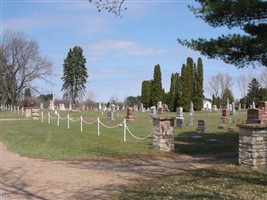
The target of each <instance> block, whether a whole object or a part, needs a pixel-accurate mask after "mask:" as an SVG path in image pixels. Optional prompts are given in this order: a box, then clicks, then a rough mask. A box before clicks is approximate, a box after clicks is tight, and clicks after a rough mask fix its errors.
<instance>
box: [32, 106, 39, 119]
mask: <svg viewBox="0 0 267 200" xmlns="http://www.w3.org/2000/svg"><path fill="white" fill-rule="evenodd" d="M31 112H32V119H33V120H39V109H36V108H32V111H31Z"/></svg>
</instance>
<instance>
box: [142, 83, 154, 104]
mask: <svg viewBox="0 0 267 200" xmlns="http://www.w3.org/2000/svg"><path fill="white" fill-rule="evenodd" d="M151 90H152V80H145V81H143V82H142V90H141V102H142V103H143V105H144V107H145V108H148V107H150V106H151Z"/></svg>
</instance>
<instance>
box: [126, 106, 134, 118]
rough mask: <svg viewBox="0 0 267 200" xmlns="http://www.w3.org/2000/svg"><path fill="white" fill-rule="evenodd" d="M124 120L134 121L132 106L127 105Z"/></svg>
mask: <svg viewBox="0 0 267 200" xmlns="http://www.w3.org/2000/svg"><path fill="white" fill-rule="evenodd" d="M126 120H127V121H134V116H133V108H131V107H127V115H126Z"/></svg>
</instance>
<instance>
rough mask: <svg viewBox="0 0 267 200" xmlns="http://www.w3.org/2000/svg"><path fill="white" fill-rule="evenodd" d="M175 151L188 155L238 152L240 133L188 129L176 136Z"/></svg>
mask: <svg viewBox="0 0 267 200" xmlns="http://www.w3.org/2000/svg"><path fill="white" fill-rule="evenodd" d="M174 152H175V153H182V154H188V155H196V154H218V153H225V152H233V153H236V154H237V153H238V133H236V132H225V133H196V132H192V131H187V132H183V133H180V134H178V135H177V136H176V137H175V151H174Z"/></svg>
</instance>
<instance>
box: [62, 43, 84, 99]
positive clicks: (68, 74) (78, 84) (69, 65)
mask: <svg viewBox="0 0 267 200" xmlns="http://www.w3.org/2000/svg"><path fill="white" fill-rule="evenodd" d="M85 63H86V59H85V57H84V55H83V50H82V48H81V47H78V46H75V47H74V48H73V49H70V50H69V52H68V55H67V58H66V59H65V60H64V63H63V77H62V78H61V79H62V80H63V86H62V89H61V90H62V91H64V97H65V98H66V99H71V101H72V103H73V104H75V101H76V99H77V98H78V96H81V95H83V94H84V92H85V88H86V82H87V78H88V74H87V69H86V66H85Z"/></svg>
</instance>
